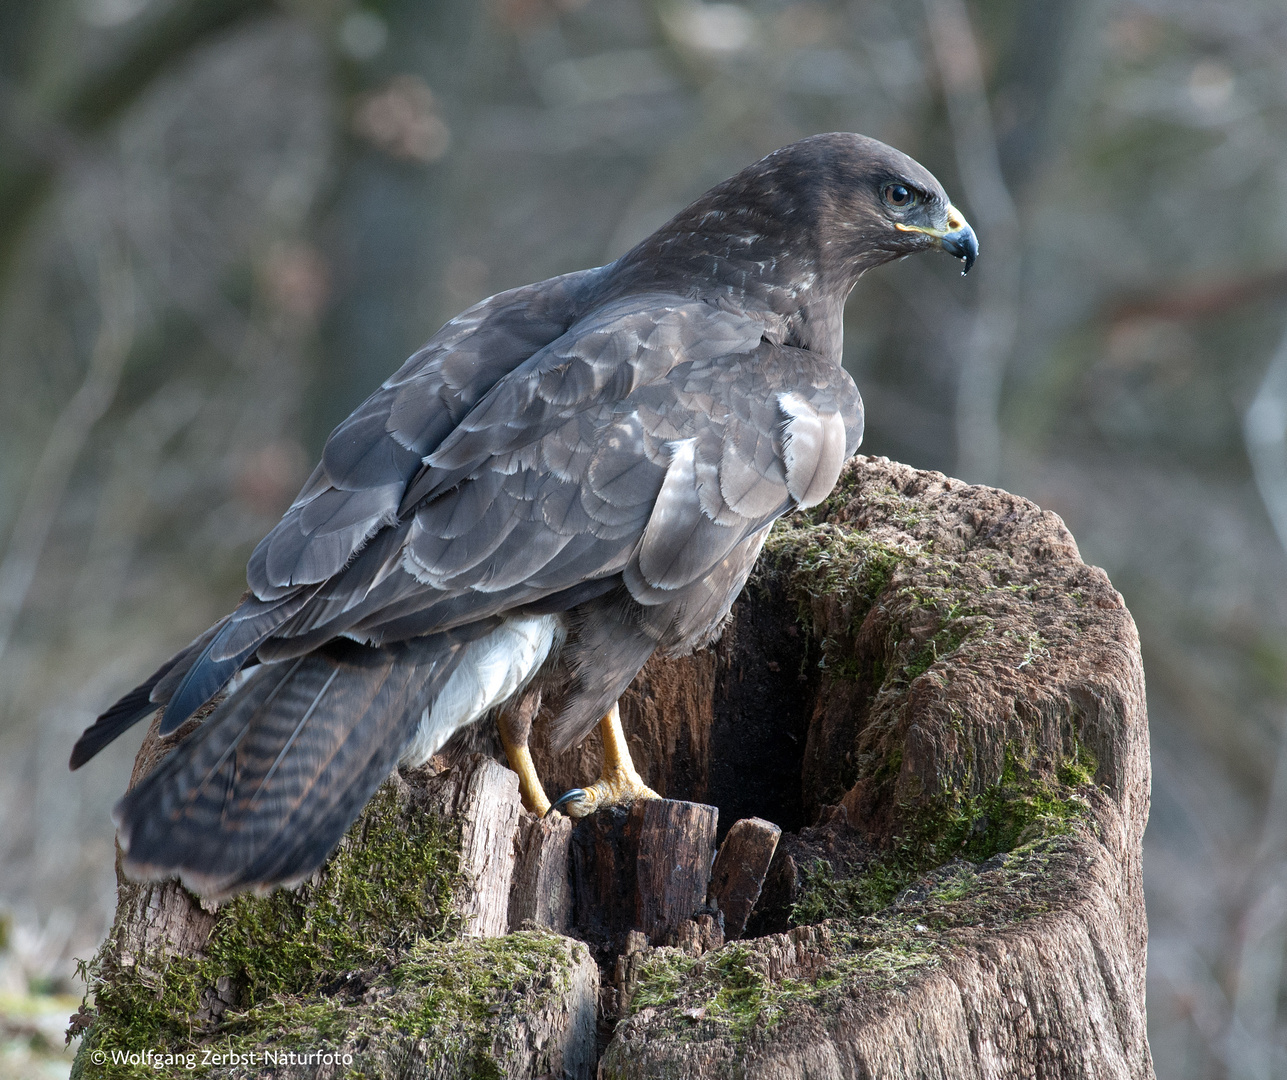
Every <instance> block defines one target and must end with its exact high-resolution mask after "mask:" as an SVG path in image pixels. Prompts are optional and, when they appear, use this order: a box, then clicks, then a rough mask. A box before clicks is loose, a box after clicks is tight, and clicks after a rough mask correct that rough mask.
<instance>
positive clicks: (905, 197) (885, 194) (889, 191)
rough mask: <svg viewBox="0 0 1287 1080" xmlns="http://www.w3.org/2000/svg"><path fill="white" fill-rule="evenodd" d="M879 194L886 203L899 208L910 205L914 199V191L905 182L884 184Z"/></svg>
mask: <svg viewBox="0 0 1287 1080" xmlns="http://www.w3.org/2000/svg"><path fill="white" fill-rule="evenodd" d="M880 195H881V198H882V199H884V200H885V202H886V203H888V204H889V205H890V206H893V207H896V208H898V209H899V210H901V209H903V207H906V206H911V205H912V203H914V202H915V201H916V193H915V192H913V191H912V189H911V188H909V187H908V186H907V185H906V184H886V185H885V189H884V190H883V191H882V192H881V193H880Z"/></svg>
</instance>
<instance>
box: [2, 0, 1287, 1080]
mask: <svg viewBox="0 0 1287 1080" xmlns="http://www.w3.org/2000/svg"><path fill="white" fill-rule="evenodd" d="M1285 57H1287V7H1285V6H1284V5H1283V4H1282V3H1281V0H1079V2H1059V0H969V2H964V0H914V2H911V3H908V2H905V0H800V2H787V0H747V2H746V3H700V2H693V0H488V2H480V0H369V2H366V3H357V2H355V0H276V2H270V0H26V2H21V3H5V4H0V1073H3V1074H5V1075H7V1076H8V1075H11V1076H15V1077H27V1076H32V1077H35V1076H57V1075H63V1076H65V1075H66V1073H67V1067H68V1062H69V1058H68V1057H67V1056H66V1054H65V1053H62V1052H61V1042H62V1039H61V1029H62V1027H63V1026H64V1025H65V1023H66V1015H67V1013H68V1012H69V1011H70V1009H71V1008H72V1007H74V1006H75V1003H76V1000H77V997H78V995H79V993H80V992H81V987H80V985H79V984H78V983H77V982H76V979H75V958H76V957H82V958H87V957H89V956H90V955H92V953H93V951H94V949H95V947H96V944H97V942H98V941H99V939H100V938H101V936H102V935H103V933H104V932H105V930H106V928H107V926H108V925H109V922H110V919H111V914H112V910H113V902H114V891H115V881H114V876H113V847H112V844H113V830H112V824H111V821H110V816H109V815H110V808H111V806H112V804H113V802H114V801H115V800H116V798H118V797H119V795H120V793H121V792H122V791H123V789H124V787H125V784H126V782H127V778H128V774H129V768H130V764H131V762H132V759H133V755H134V752H135V750H136V748H137V745H138V741H139V738H140V737H141V734H142V733H141V731H140V732H137V733H133V734H132V735H131V737H129V738H125V739H122V740H121V741H120V744H119V745H116V746H113V747H111V748H110V749H109V750H108V751H107V752H106V753H104V754H103V755H102V758H101V759H99V760H96V761H94V763H93V764H92V765H91V766H90V767H87V768H86V769H84V770H82V771H80V772H78V773H75V774H71V773H69V772H68V771H67V756H68V753H69V751H70V748H71V745H72V743H73V742H74V740H75V737H76V735H77V734H78V733H79V731H80V730H81V729H82V728H83V727H84V726H85V725H86V724H88V723H89V722H91V720H92V719H93V717H94V715H95V714H96V713H97V712H98V711H100V710H101V709H102V708H103V707H104V706H105V705H107V704H108V703H110V702H111V701H112V700H113V699H114V698H115V697H116V696H117V695H118V694H120V693H122V692H123V691H124V690H126V689H128V688H129V687H130V686H132V685H133V684H134V683H135V682H136V681H137V680H138V679H140V678H141V677H142V676H144V675H146V674H147V673H148V672H149V671H151V670H152V669H153V668H154V667H155V666H156V664H157V663H158V662H159V661H160V660H161V659H163V658H164V657H165V656H167V655H168V654H169V653H170V652H172V651H173V650H174V649H175V648H177V647H178V646H180V645H182V644H184V643H185V642H187V641H188V640H189V639H190V638H192V637H193V636H194V635H195V634H196V633H198V632H199V631H200V630H202V629H203V628H204V627H205V626H206V625H208V624H209V623H210V622H212V621H213V620H214V619H215V618H217V617H218V616H219V615H221V614H223V613H224V612H225V611H226V610H228V609H229V608H230V607H231V606H232V605H233V604H234V603H235V601H236V599H237V597H238V595H239V594H240V592H241V590H242V589H243V588H244V574H243V571H244V564H245V561H246V558H247V556H248V554H249V552H250V549H251V548H252V546H253V545H254V543H255V542H256V541H257V540H258V539H259V538H260V536H262V535H263V533H264V532H265V531H267V529H268V528H269V527H270V526H271V525H272V524H273V522H274V521H275V520H276V518H277V517H278V516H279V514H280V513H281V512H282V511H283V510H284V508H285V507H286V506H287V505H288V503H289V502H290V500H291V498H292V496H293V495H294V493H295V491H296V490H297V489H298V486H299V485H300V483H301V482H302V481H303V479H304V477H305V476H306V474H307V472H308V470H309V468H310V466H311V464H312V462H313V461H314V460H315V458H316V456H317V454H318V452H319V451H320V448H321V444H322V441H323V439H324V438H325V435H326V433H327V431H329V429H330V428H331V426H332V425H333V424H334V423H335V422H337V421H338V420H339V419H341V418H342V417H343V416H345V415H346V414H347V413H348V412H349V411H350V410H351V409H352V408H353V406H354V405H356V404H357V403H358V402H359V401H360V400H361V399H362V398H363V397H364V396H365V395H366V394H367V393H369V392H370V391H371V390H372V389H374V388H375V387H376V386H377V385H378V384H379V382H380V381H381V380H382V379H383V378H384V377H385V376H386V375H388V374H389V373H390V372H391V371H393V370H394V369H395V368H396V367H397V366H398V365H399V364H400V363H401V361H402V359H403V358H404V357H405V356H406V355H407V354H408V353H410V352H411V351H412V350H413V349H414V348H415V347H416V346H418V345H419V344H420V343H421V342H423V341H424V340H425V339H426V338H428V337H429V335H430V334H431V333H432V332H433V331H434V330H435V329H436V328H437V327H438V326H439V325H440V324H441V323H442V322H443V321H445V320H446V319H447V318H449V317H451V316H452V315H454V314H455V313H456V312H458V311H459V310H461V309H462V308H464V307H465V306H467V305H468V304H470V303H472V302H474V301H476V300H478V299H481V298H482V297H484V296H486V295H488V294H490V293H493V292H496V291H499V290H501V289H505V288H509V287H511V286H514V285H520V284H524V283H526V282H529V281H535V280H538V279H541V278H544V277H548V276H551V275H554V274H559V273H563V272H566V271H570V270H575V269H579V268H581V267H585V266H592V265H597V264H600V263H603V262H606V261H608V260H610V259H612V258H615V257H616V256H617V255H618V254H620V253H621V252H623V251H624V250H626V249H627V248H628V247H629V246H630V245H631V244H633V243H634V242H635V241H636V240H638V239H639V238H641V237H642V236H644V235H645V234H646V233H648V232H649V231H650V230H651V229H653V228H654V227H655V226H657V225H658V224H660V223H661V222H662V221H664V220H665V219H666V218H667V217H669V216H670V215H671V214H672V213H673V212H674V211H675V210H677V209H678V208H679V207H681V206H682V205H684V204H685V203H686V202H687V201H688V200H690V199H691V198H692V197H694V196H696V195H698V194H699V193H700V192H701V191H703V190H704V189H705V188H706V187H708V186H709V185H711V184H712V183H714V182H716V181H718V180H720V179H722V178H723V177H725V176H727V175H729V174H731V173H733V172H735V171H736V170H738V169H739V168H741V167H742V166H744V165H745V164H747V163H749V162H750V161H752V160H754V159H755V158H757V157H759V156H761V155H762V154H764V153H767V152H768V151H770V150H773V149H775V148H776V147H778V146H781V145H783V144H785V143H787V142H790V141H792V140H794V139H797V138H800V137H802V136H805V135H808V134H812V133H814V132H819V131H829V130H840V129H843V130H851V131H861V132H864V133H867V134H870V135H873V136H876V137H877V138H880V139H883V140H885V141H887V142H890V143H893V144H894V145H896V146H898V147H900V148H901V149H903V150H905V151H907V152H908V153H910V154H912V155H913V156H915V157H917V158H918V159H919V160H921V161H922V162H923V163H925V164H926V165H927V166H928V167H929V168H931V169H932V170H933V171H934V172H935V173H936V174H937V175H938V176H939V178H940V179H941V180H942V181H943V182H944V184H945V186H946V188H947V190H948V191H949V192H951V193H952V195H953V198H954V199H955V201H956V203H957V205H959V206H960V207H961V208H962V209H963V211H964V212H965V213H966V214H967V216H968V217H969V218H970V220H971V222H972V223H973V224H974V226H975V228H976V229H977V231H978V233H979V236H980V242H981V245H982V258H981V259H980V262H979V264H978V266H977V268H976V270H975V271H974V273H972V274H971V275H970V276H969V278H967V279H965V280H964V281H962V280H961V279H960V277H959V276H958V272H959V266H958V265H957V264H956V263H953V262H951V261H950V260H947V259H942V258H939V259H931V258H921V259H916V260H911V261H909V262H906V263H901V264H897V265H895V266H891V267H887V268H885V269H883V270H881V271H880V272H878V273H875V274H873V275H871V276H870V277H869V278H866V279H864V280H863V281H862V282H860V284H859V286H858V288H857V290H856V291H855V293H854V295H853V298H852V300H851V302H850V304H849V308H848V315H847V319H846V331H845V363H846V366H847V367H848V369H849V370H850V371H851V372H852V374H853V376H854V378H855V379H856V380H857V382H858V386H859V388H860V390H861V391H862V394H863V397H864V399H865V401H866V405H867V438H866V442H865V444H864V451H865V452H867V453H872V454H885V455H888V456H890V457H893V458H896V459H898V460H901V461H905V462H908V463H910V464H912V465H915V466H918V467H923V468H933V469H940V470H943V471H945V472H948V473H951V474H954V475H957V476H960V477H962V478H964V479H966V480H969V481H972V482H978V483H995V484H999V485H1001V486H1004V487H1006V488H1009V489H1010V490H1012V491H1016V492H1018V493H1020V494H1022V495H1025V496H1027V497H1028V498H1031V499H1033V500H1035V501H1036V502H1037V503H1039V504H1040V505H1041V506H1043V507H1046V508H1048V509H1051V510H1054V511H1057V512H1058V513H1059V514H1061V515H1062V516H1063V518H1064V520H1065V521H1066V522H1067V523H1068V525H1069V527H1070V528H1071V529H1072V531H1073V533H1074V535H1075V536H1076V537H1077V540H1078V542H1079V544H1080V546H1081V551H1082V554H1083V557H1084V558H1085V559H1086V560H1087V561H1088V562H1091V563H1096V564H1099V565H1101V566H1103V567H1105V568H1106V569H1107V570H1108V572H1109V574H1110V575H1111V577H1112V579H1113V581H1114V583H1115V584H1116V586H1117V587H1118V588H1119V589H1120V590H1121V591H1122V593H1123V594H1124V595H1125V597H1126V600H1127V603H1128V604H1129V606H1130V609H1131V611H1132V612H1133V613H1134V615H1135V618H1136V620H1137V622H1138V624H1139V628H1140V635H1141V640H1142V643H1143V650H1144V660H1145V667H1146V671H1147V677H1148V690H1149V713H1150V717H1151V725H1152V747H1153V811H1152V818H1151V822H1150V825H1149V829H1148V832H1147V835H1146V838H1145V887H1146V890H1147V896H1148V910H1149V923H1150V935H1151V936H1150V948H1149V975H1148V994H1149V1033H1150V1038H1151V1040H1152V1046H1153V1054H1154V1057H1155V1061H1156V1065H1157V1071H1158V1075H1159V1076H1161V1077H1165V1078H1174V1080H1187V1078H1208V1077H1210V1078H1216V1077H1231V1078H1244V1077H1245V1078H1257V1080H1259V1078H1265V1080H1268V1078H1269V1077H1272V1076H1287V999H1285V998H1284V987H1285V986H1287V980H1285V978H1284V976H1285V973H1287V969H1285V965H1284V949H1285V945H1287V869H1285V867H1287V749H1285V748H1287V743H1285V741H1284V731H1285V727H1284V718H1285V716H1287V555H1285V554H1284V547H1283V543H1282V541H1283V539H1285V538H1287V445H1285V442H1284V437H1285V434H1287V339H1285V338H1284V332H1285V330H1287V306H1285V305H1284V298H1285V297H1287V61H1285V59H1284V58H1285ZM69 1003H70V1004H69Z"/></svg>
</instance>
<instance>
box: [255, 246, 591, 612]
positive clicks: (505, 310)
mask: <svg viewBox="0 0 1287 1080" xmlns="http://www.w3.org/2000/svg"><path fill="white" fill-rule="evenodd" d="M600 274H601V271H600V270H583V271H579V272H577V273H574V274H566V275H564V276H563V277H558V278H552V279H550V280H549V281H543V282H540V283H538V284H535V285H527V286H524V287H523V288H520V289H512V290H510V291H509V292H504V293H498V294H497V295H496V296H492V297H489V298H488V299H486V300H484V301H482V302H481V303H479V304H476V305H474V306H473V307H472V308H470V309H469V310H467V311H465V312H463V313H462V314H460V315H458V316H457V317H456V318H454V319H452V320H451V322H449V323H447V324H446V326H444V327H443V328H442V329H441V330H440V331H439V332H438V333H437V334H435V335H434V336H433V338H431V339H430V340H429V342H428V343H427V344H426V345H425V346H424V347H423V348H422V349H420V350H419V351H418V352H417V353H415V354H414V355H413V356H412V357H411V358H410V359H408V360H407V362H406V363H405V364H403V365H402V367H401V368H400V369H399V370H398V371H397V372H396V373H395V374H394V375H392V376H391V377H390V378H389V379H387V380H386V381H385V383H384V385H382V386H381V387H380V389H379V390H377V391H376V392H375V393H374V394H372V395H371V397H369V398H368V399H367V400H366V401H364V402H363V403H362V404H361V405H360V406H358V408H357V409H356V410H354V412H353V414H352V415H351V416H350V417H349V418H348V419H347V420H345V421H344V422H343V423H342V424H340V425H339V427H337V428H336V429H335V430H334V431H333V432H332V433H331V436H330V438H328V439H327V440H326V447H325V449H324V450H323V452H322V460H321V462H320V463H319V464H318V466H317V468H316V469H314V470H313V474H312V476H310V477H309V479H308V481H307V483H306V484H305V485H304V488H303V490H302V491H301V492H300V494H299V497H298V498H296V500H295V502H294V503H293V504H292V505H291V507H290V509H289V510H287V512H286V514H285V516H284V517H283V518H282V520H281V521H280V522H279V523H278V524H277V525H276V526H275V527H274V528H273V530H272V531H271V532H270V533H269V534H268V535H267V536H266V537H264V539H263V540H262V541H261V542H260V543H259V545H258V546H257V547H256V548H255V551H254V553H253V554H252V555H251V558H250V565H249V567H248V568H247V577H248V580H249V583H250V588H251V591H252V592H253V593H254V594H255V596H256V597H258V598H259V599H260V600H275V599H277V598H279V597H281V596H283V595H285V594H286V593H288V592H290V591H292V590H293V589H294V588H296V587H297V586H301V585H310V584H316V583H318V582H321V581H325V580H327V579H328V578H330V577H332V576H333V575H335V574H336V573H338V572H339V571H340V570H342V569H343V568H344V566H345V564H346V563H347V562H348V560H349V559H350V558H352V556H353V555H354V553H355V552H356V551H358V550H359V549H360V548H361V547H362V545H363V544H365V543H366V542H367V540H369V539H370V538H371V537H372V536H373V535H375V533H376V532H378V531H379V530H380V529H381V528H383V527H384V526H386V525H389V524H392V523H393V522H394V520H395V519H396V517H397V511H398V506H399V504H400V503H401V501H402V496H403V494H404V492H405V491H406V487H407V482H408V480H410V478H411V477H412V476H413V475H414V474H415V473H416V472H417V471H418V470H419V469H420V467H421V461H422V459H423V458H424V457H425V455H426V454H428V453H430V452H431V451H432V450H433V449H434V448H435V447H437V446H438V444H439V443H441V442H442V440H443V438H444V437H445V436H446V435H448V434H449V433H450V432H451V431H452V430H453V429H454V428H455V427H456V426H457V425H458V424H459V423H460V421H461V420H463V419H464V418H465V416H467V415H468V413H469V411H470V410H471V409H472V408H473V407H474V406H475V405H476V404H477V403H478V401H479V399H480V398H481V397H483V395H485V394H486V393H487V391H488V390H490V389H491V388H492V387H493V386H494V385H495V384H496V383H497V382H498V381H499V380H500V379H501V378H503V377H504V376H505V375H506V374H508V373H509V372H510V371H512V370H513V369H514V368H515V367H517V366H518V365H519V364H521V363H522V362H523V361H525V360H527V359H528V358H529V357H530V356H531V355H532V354H533V353H535V352H536V351H538V350H539V349H541V348H542V347H543V346H545V345H548V344H549V343H550V342H551V341H554V340H555V339H556V338H558V337H560V336H561V335H562V334H564V333H565V332H566V331H567V330H568V328H569V327H570V326H571V325H572V324H573V323H574V322H575V321H576V319H577V317H578V315H579V313H580V307H581V305H582V303H583V297H584V296H585V295H586V294H587V293H588V292H589V291H590V290H591V289H592V287H593V285H594V283H595V281H597V279H598V277H599V276H600Z"/></svg>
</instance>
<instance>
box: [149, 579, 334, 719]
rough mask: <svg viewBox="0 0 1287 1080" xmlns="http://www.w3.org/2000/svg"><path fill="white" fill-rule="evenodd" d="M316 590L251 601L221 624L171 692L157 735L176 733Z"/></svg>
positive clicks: (243, 604) (245, 602) (243, 602)
mask: <svg viewBox="0 0 1287 1080" xmlns="http://www.w3.org/2000/svg"><path fill="white" fill-rule="evenodd" d="M315 591H316V590H309V591H301V592H297V593H293V594H291V595H290V596H287V597H283V598H282V599H280V600H272V601H263V600H257V599H256V598H255V597H253V596H252V597H250V598H249V599H248V600H243V601H242V603H241V606H240V607H238V608H237V610H236V611H234V612H233V613H232V614H231V615H229V616H228V617H227V619H226V620H224V622H223V624H222V625H221V626H220V627H219V629H218V632H217V633H216V634H214V636H213V637H211V638H210V639H209V641H208V642H207V643H206V646H205V648H204V649H203V650H202V651H201V653H200V654H199V655H198V656H197V657H196V659H195V660H194V661H193V662H192V663H191V664H190V665H189V667H188V669H187V671H185V672H184V673H183V677H182V678H181V679H180V680H179V683H178V685H177V686H176V687H175V688H174V689H173V691H172V693H171V694H170V696H169V699H168V701H167V702H166V705H165V713H164V714H163V715H162V717H161V727H160V729H159V730H160V733H161V734H162V735H169V734H170V733H171V732H173V731H176V730H177V729H178V728H179V726H180V725H181V724H182V723H183V721H185V720H186V719H187V718H188V717H189V716H191V715H192V714H193V713H194V712H196V711H197V710H198V709H199V708H201V706H202V705H204V704H205V703H206V702H207V701H209V700H210V699H211V698H212V697H214V696H215V694H217V693H218V692H219V691H220V690H222V689H223V688H224V687H225V686H226V685H227V684H228V680H229V679H231V678H232V677H233V676H234V675H236V674H237V672H238V671H240V670H241V669H242V668H243V667H244V666H245V664H246V661H248V660H249V659H250V657H251V656H252V655H253V654H254V652H255V650H256V649H258V648H259V646H260V645H262V644H263V643H264V641H265V640H266V639H267V638H268V637H269V636H270V635H271V634H272V633H273V631H275V630H277V629H278V628H279V627H281V625H282V624H283V623H284V622H286V621H287V620H288V619H290V618H291V617H292V616H293V615H295V614H296V613H297V612H298V611H299V609H300V608H302V607H303V606H304V605H305V604H306V603H307V602H308V600H309V598H310V597H311V596H312V594H313V592H315Z"/></svg>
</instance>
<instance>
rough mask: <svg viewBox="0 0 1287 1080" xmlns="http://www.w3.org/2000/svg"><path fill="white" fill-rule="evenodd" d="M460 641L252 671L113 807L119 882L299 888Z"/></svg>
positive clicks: (381, 773)
mask: <svg viewBox="0 0 1287 1080" xmlns="http://www.w3.org/2000/svg"><path fill="white" fill-rule="evenodd" d="M461 643H462V639H461V638H457V637H452V636H451V635H447V634H442V635H436V636H434V637H432V638H426V639H420V640H418V641H412V642H408V643H405V644H401V645H396V646H389V647H385V648H378V649H376V648H369V647H366V646H361V645H357V644H354V643H352V642H336V643H333V644H331V645H329V646H327V647H326V648H325V649H322V650H319V651H317V652H315V653H311V654H309V655H308V656H304V657H300V658H299V659H297V660H294V661H284V662H282V663H276V664H264V665H262V666H261V667H260V668H259V669H258V670H257V671H256V672H255V673H254V674H253V675H252V676H251V677H250V678H249V679H248V680H247V682H246V683H245V684H244V685H243V686H242V687H240V688H239V689H238V690H237V691H236V692H235V693H234V694H232V695H230V696H229V697H228V698H227V700H225V701H224V702H222V703H221V704H220V705H219V706H218V707H217V708H216V709H215V711H214V712H213V713H212V714H211V715H210V716H209V718H208V719H207V720H206V721H205V723H203V724H202V725H201V727H199V728H198V729H197V730H196V731H194V732H193V733H192V734H191V735H190V736H188V738H187V739H185V740H184V741H183V742H182V743H180V744H179V746H178V747H176V748H175V750H174V751H173V752H172V753H171V754H170V755H169V756H168V757H167V758H165V759H164V760H163V761H162V762H161V764H160V765H159V766H158V767H157V768H156V769H155V770H154V771H153V772H152V773H150V774H149V775H148V776H147V777H145V778H144V779H143V780H142V781H141V782H140V783H139V784H138V786H136V787H135V788H133V789H132V790H131V791H129V792H128V793H127V794H126V795H125V797H124V798H123V799H122V800H121V801H120V803H119V804H118V805H117V810H116V815H117V820H118V824H119V825H120V837H121V844H122V846H123V847H124V848H125V851H126V863H125V866H126V870H127V872H129V873H130V874H131V875H132V876H136V877H145V878H159V877H166V876H171V875H174V874H178V875H179V876H180V877H181V878H182V879H183V881H184V882H185V883H186V884H188V885H189V887H191V888H193V889H195V890H196V891H198V892H200V893H202V894H204V895H207V896H216V897H217V896H226V895H229V894H231V893H233V892H236V891H239V890H241V889H245V888H258V889H260V890H265V889H270V888H273V887H275V886H278V885H289V884H293V883H295V882H298V881H301V880H303V879H304V878H306V877H308V875H309V874H311V873H312V872H313V871H314V870H316V869H317V867H318V866H320V865H321V864H322V862H323V861H324V860H325V859H326V857H327V855H328V854H330V852H331V850H332V849H333V848H334V847H335V845H336V844H337V843H338V842H339V840H340V838H341V837H342V836H343V835H344V831H345V830H346V829H347V828H348V826H349V825H350V824H351V823H352V821H353V819H354V818H356V817H357V815H358V813H359V812H360V811H361V809H362V807H363V806H365V805H366V803H367V801H368V800H369V799H370V798H371V796H372V795H373V794H374V793H375V790H376V788H378V787H379V785H380V783H381V782H382V781H383V780H384V779H385V777H387V776H388V774H389V773H390V771H392V769H393V767H394V766H395V764H396V763H397V760H398V756H399V754H401V752H402V749H403V747H404V746H405V745H406V743H407V741H408V740H409V738H410V737H411V735H412V734H413V732H414V731H415V728H416V725H417V723H418V722H419V719H420V715H421V713H422V712H423V710H424V709H425V707H426V706H427V705H428V704H429V703H430V702H431V701H432V700H433V697H434V696H435V694H436V693H437V692H438V689H439V688H440V687H441V685H442V683H443V681H444V680H445V679H446V678H447V677H448V676H449V675H450V674H451V671H452V670H453V668H454V667H455V664H456V662H457V658H458V654H459V652H460V646H461Z"/></svg>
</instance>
